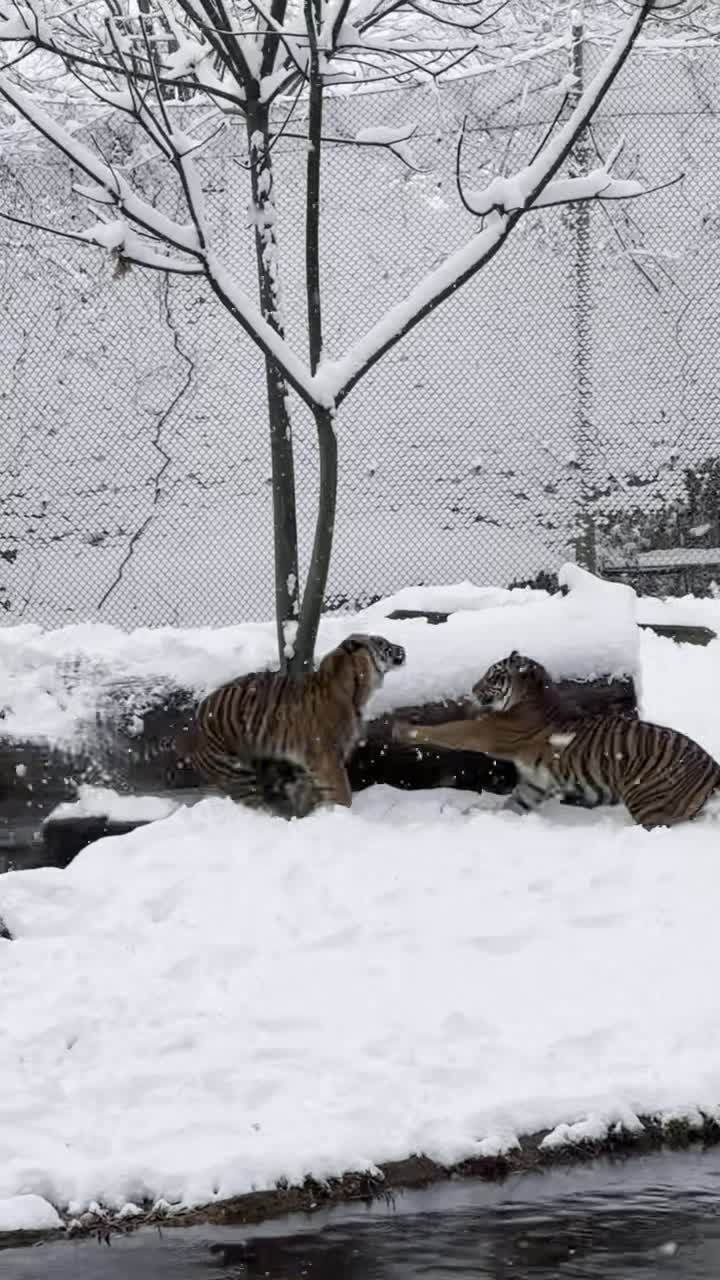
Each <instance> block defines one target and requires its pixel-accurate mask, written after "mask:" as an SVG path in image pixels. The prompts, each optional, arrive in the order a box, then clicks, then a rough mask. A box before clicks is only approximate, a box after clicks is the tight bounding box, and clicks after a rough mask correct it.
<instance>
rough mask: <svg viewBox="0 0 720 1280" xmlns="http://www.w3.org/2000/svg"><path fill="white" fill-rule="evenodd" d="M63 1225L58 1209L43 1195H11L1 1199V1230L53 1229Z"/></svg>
mask: <svg viewBox="0 0 720 1280" xmlns="http://www.w3.org/2000/svg"><path fill="white" fill-rule="evenodd" d="M62 1225H63V1224H62V1218H61V1217H60V1215H59V1213H58V1211H57V1209H54V1208H53V1206H52V1205H51V1204H49V1203H48V1201H47V1200H44V1199H43V1197H42V1196H34V1195H25V1196H11V1197H10V1198H9V1199H8V1200H0V1232H4V1231H53V1230H55V1229H56V1228H57V1227H62Z"/></svg>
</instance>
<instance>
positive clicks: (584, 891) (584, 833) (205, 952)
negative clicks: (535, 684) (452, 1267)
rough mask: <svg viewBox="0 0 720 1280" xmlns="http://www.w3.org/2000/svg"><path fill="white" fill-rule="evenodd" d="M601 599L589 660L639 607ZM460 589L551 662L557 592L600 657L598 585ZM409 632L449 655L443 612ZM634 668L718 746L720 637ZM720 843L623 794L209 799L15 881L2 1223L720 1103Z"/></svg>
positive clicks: (8, 890)
mask: <svg viewBox="0 0 720 1280" xmlns="http://www.w3.org/2000/svg"><path fill="white" fill-rule="evenodd" d="M464 590H465V589H464ZM456 592H457V593H459V594H462V593H461V592H460V589H456ZM608 592H609V594H608V595H607V596H605V597H602V598H600V597H597V596H595V597H594V599H595V604H596V608H595V633H596V641H595V644H596V656H597V652H598V647H599V648H600V649H601V648H602V646H603V644H604V642H605V640H604V638H605V635H606V633H607V634H608V635H609V634H613V633H614V634H615V635H616V649H615V652H616V653H619V652H620V636H621V632H622V625H621V620H622V618H623V617H624V616H625V615H626V612H627V613H629V606H628V596H627V595H623V593H622V591H620V592H619V593H616V592H615V591H614V590H613V589H608ZM471 595H472V589H469V591H467V590H466V591H465V603H464V607H465V610H466V613H465V615H464V616H465V618H466V619H467V617H468V615H469V614H470V613H473V616H474V617H475V618H476V620H477V624H478V627H479V626H480V623H481V621H482V619H483V618H487V619H488V626H489V628H490V631H491V632H492V628H493V627H499V626H500V624H499V623H498V622H497V621H496V622H493V615H494V614H495V613H497V612H502V613H504V615H505V616H506V625H507V626H508V628H509V629H510V631H513V630H514V629H516V628H517V627H518V626H520V620H521V615H524V616H525V618H526V621H527V623H528V624H529V623H531V622H532V626H531V627H530V628H529V629H527V628H526V629H525V641H526V643H525V647H526V648H529V649H530V651H531V652H532V653H535V652H536V644H535V640H537V646H539V647H540V648H542V646H543V645H545V648H546V653H545V654H544V656H546V657H548V658H550V657H551V656H552V652H551V648H552V646H551V643H550V639H549V637H550V630H549V629H546V630H545V631H543V629H542V628H541V626H540V625H539V624H537V613H536V610H537V609H538V608H542V609H546V610H549V609H555V610H556V613H555V615H552V616H554V617H555V633H556V640H557V645H558V646H559V648H558V650H557V651H556V656H557V655H558V654H559V655H560V656H562V652H564V654H565V659H564V662H565V665H567V662H569V661H570V658H569V656H568V655H570V653H571V651H572V648H573V644H574V643H575V641H577V640H578V639H579V640H580V642H581V648H584V649H585V650H586V651H587V653H588V654H590V651H591V639H590V631H589V629H588V628H586V629H585V630H583V624H582V617H583V616H584V614H583V611H582V609H581V608H580V604H579V601H580V600H581V598H582V597H583V595H584V598H585V599H586V600H587V599H588V598H589V595H590V588H589V586H588V584H587V582H583V581H582V580H580V581H579V582H578V584H576V588H575V590H574V592H573V593H571V596H570V597H569V599H568V601H565V602H562V601H559V600H558V601H556V602H555V603H553V604H550V603H549V602H547V601H545V600H542V599H541V600H539V601H538V600H529V601H527V602H526V603H525V604H523V605H522V607H521V608H518V609H515V608H512V607H509V608H508V607H506V606H507V604H508V603H510V602H509V601H507V600H506V601H505V603H503V601H501V600H496V601H494V607H487V608H483V607H476V606H478V605H479V604H480V602H479V601H478V600H476V601H475V606H473V607H472V608H470V607H469V606H470V605H471V604H472V601H471V600H470V599H469V598H468V597H469V596H471ZM573 595H574V596H575V603H574V604H573ZM620 602H622V603H620ZM426 604H427V605H428V607H430V605H429V601H426ZM693 608H694V610H695V614H694V616H693V621H701V620H704V621H706V622H707V623H708V625H710V626H712V625H713V622H714V621H715V620H716V619H717V620H718V621H720V606H718V605H717V604H716V603H715V602H709V603H707V604H705V603H704V602H702V603H701V602H695V605H694V606H693ZM573 609H575V610H576V613H575V617H574V620H573V616H572V610H573ZM644 609H645V605H644V603H643V605H642V609H641V611H644ZM683 609H685V610H686V611H687V612H691V611H692V610H691V609H690V606H689V605H684V606H680V605H677V606H675V605H672V606H667V609H666V615H667V613H668V612H670V613H673V615H674V616H675V615H677V614H679V613H682V612H683ZM526 611H527V612H526ZM588 616H589V615H588ZM663 620H667V616H665V617H664V618H663ZM332 625H333V626H334V625H335V623H333V624H332ZM394 625H395V626H397V627H398V628H402V627H405V628H406V631H407V634H409V635H414V634H416V633H417V634H420V633H421V632H424V633H425V634H426V635H427V637H428V643H432V644H440V643H441V638H442V637H443V636H445V641H444V643H445V644H446V645H447V646H448V650H447V651H448V652H449V653H453V643H454V642H453V630H452V627H451V625H447V626H445V627H435V628H431V627H425V626H424V624H419V623H397V624H394ZM378 629H380V628H379V626H378ZM510 631H509V632H508V635H509V634H510ZM456 632H458V633H461V632H462V628H461V627H460V624H459V623H458V624H457V625H456ZM431 633H432V636H433V637H438V639H432V641H430V639H429V637H430V635H431ZM395 634H401V633H400V632H399V631H398V632H397V633H395V632H393V635H395ZM403 634H404V633H403ZM477 634H478V636H480V635H481V631H480V630H478V633H477ZM633 634H634V635H635V634H637V632H636V631H633ZM0 636H2V637H4V641H3V648H4V652H5V655H7V652H8V646H9V641H8V639H7V636H8V633H0ZM498 636H499V632H498V633H497V634H495V633H492V643H496V642H497V641H498ZM625 636H626V641H627V642H628V644H629V633H628V631H627V628H626V631H625ZM40 642H41V638H39V637H36V638H35V641H34V642H33V643H35V644H40ZM45 643H46V645H49V639H48V638H46V641H45ZM457 643H458V646H459V648H458V650H457V652H458V653H461V652H462V651H463V645H464V644H465V643H466V641H463V645H461V644H460V641H459V640H458V641H457ZM492 643H491V644H490V648H492ZM31 647H32V646H31ZM409 648H412V645H410V646H409ZM561 651H562V652H561ZM420 652H421V649H420V648H419V649H417V650H416V651H415V657H416V658H417V660H418V662H419V661H420ZM226 657H227V655H226ZM631 657H632V655H631ZM640 658H641V663H640V668H641V677H642V690H643V709H644V711H645V713H646V714H647V715H648V716H650V717H652V718H655V719H657V720H659V721H665V722H669V723H672V724H674V725H676V726H677V727H678V728H681V729H684V730H686V731H688V732H690V733H691V734H693V735H694V736H695V737H696V738H698V739H699V740H700V741H701V742H702V743H703V745H705V746H706V747H707V748H709V749H710V750H712V751H713V752H714V753H715V754H716V755H718V756H720V715H718V711H717V699H716V697H715V691H716V690H717V688H718V683H719V681H720V641H714V642H713V643H712V644H711V645H709V646H708V647H707V648H706V649H699V648H693V647H689V646H687V647H679V646H676V645H674V644H673V643H672V642H670V641H668V640H662V639H659V638H658V637H656V636H654V635H652V634H648V633H640ZM558 660H559V659H558ZM586 661H587V662H588V663H589V662H590V657H588V658H587V659H586ZM633 661H634V657H633ZM481 665H482V662H481V661H480V660H478V663H477V666H481ZM627 665H628V664H627V663H625V664H624V669H627ZM477 666H476V670H477ZM408 669H410V664H409V668H408ZM408 678H409V677H408ZM389 685H390V679H389V680H388V687H389ZM16 687H19V686H16ZM25 691H26V692H27V689H26V690H25ZM405 692H407V690H406V691H405ZM16 710H17V707H16ZM719 836H720V831H719V829H718V826H717V824H716V822H715V821H714V820H712V819H710V818H707V819H700V820H699V821H698V822H697V823H694V824H692V825H688V826H687V827H684V828H680V829H676V830H674V831H654V832H651V833H648V832H645V831H642V830H639V829H638V828H635V827H631V826H630V824H629V821H628V819H627V818H626V816H625V815H624V814H623V813H622V812H619V811H613V810H606V811H600V812H597V811H596V812H592V813H589V812H582V811H576V810H566V809H562V808H561V807H559V806H549V807H548V808H547V810H546V811H544V812H542V813H541V814H540V815H533V816H529V817H518V816H516V815H514V814H510V813H506V812H499V811H498V808H497V802H495V803H493V802H492V799H491V798H487V797H476V796H474V795H472V794H468V793H459V792H447V791H435V792H427V793H416V794H407V793H401V792H394V791H392V790H390V789H388V788H382V787H379V788H375V789H372V790H370V791H368V792H365V793H362V794H360V795H358V796H357V797H356V800H355V804H354V807H353V810H352V811H351V812H340V811H332V812H326V813H322V814H318V815H315V816H313V817H311V818H309V819H306V820H305V821H304V822H301V823H291V824H286V823H284V822H282V821H281V820H279V819H271V818H264V817H260V816H257V815H254V814H252V813H249V812H245V811H243V810H241V809H239V808H236V807H234V806H233V805H232V804H231V803H230V802H226V801H223V800H220V799H212V800H205V801H203V802H201V803H200V804H198V805H196V806H195V807H193V808H187V809H185V808H183V809H180V810H179V811H176V812H175V813H173V814H172V815H171V816H169V817H167V818H165V819H163V820H162V821H159V822H157V823H155V824H154V825H152V826H149V827H146V828H144V829H142V830H138V831H137V832H135V833H133V834H132V835H129V836H125V837H118V838H114V839H111V840H105V841H102V842H100V843H98V844H95V845H93V846H92V847H90V848H88V849H87V850H85V851H84V852H83V853H81V854H80V855H79V856H78V858H77V859H76V860H75V861H74V862H73V863H72V864H71V866H70V867H69V868H68V869H67V870H66V871H57V870H54V869H44V870H39V871H32V872H16V873H12V874H10V875H6V876H4V877H2V878H1V879H0V914H1V915H2V916H3V917H4V918H5V920H6V923H7V924H8V926H9V927H10V929H11V931H12V933H13V934H14V935H15V939H16V940H15V941H13V942H5V943H3V942H0V989H1V990H2V1025H3V1031H2V1036H1V1037H0V1155H1V1157H2V1158H1V1159H0V1229H2V1226H3V1213H2V1206H3V1202H4V1201H6V1202H7V1205H8V1206H9V1208H8V1210H7V1215H6V1216H8V1217H9V1219H10V1220H11V1221H12V1222H13V1223H14V1225H16V1226H17V1225H18V1215H20V1216H22V1204H23V1202H22V1200H18V1199H17V1197H23V1196H25V1195H27V1196H40V1197H43V1198H44V1199H45V1200H46V1201H47V1202H48V1203H49V1204H50V1205H54V1206H56V1207H57V1208H59V1209H60V1210H61V1211H63V1212H70V1213H77V1212H79V1211H80V1210H81V1209H82V1208H84V1207H85V1206H87V1205H88V1204H90V1203H92V1202H94V1201H97V1202H100V1203H104V1204H107V1205H110V1206H115V1207H116V1208H121V1207H122V1206H123V1205H125V1204H126V1203H128V1202H135V1203H138V1202H140V1201H146V1200H148V1199H149V1200H155V1199H158V1198H165V1199H166V1200H168V1201H169V1202H170V1203H173V1204H176V1203H183V1204H189V1203H200V1202H203V1201H206V1200H211V1199H213V1198H220V1197H225V1196H229V1195H232V1194H237V1193H242V1192H244V1191H248V1190H251V1189H253V1188H265V1187H270V1186H272V1185H274V1184H275V1183H276V1181H277V1180H278V1179H280V1178H286V1179H288V1180H289V1181H290V1182H294V1181H297V1180H301V1179H302V1178H303V1177H304V1175H305V1174H307V1173H309V1172H312V1173H313V1174H314V1175H315V1176H317V1177H322V1176H323V1175H329V1174H339V1173H342V1172H343V1171H346V1170H348V1169H359V1168H366V1167H368V1166H371V1165H372V1164H373V1163H377V1162H381V1161H384V1160H388V1159H392V1158H398V1157H402V1156H406V1155H408V1154H410V1153H412V1152H425V1153H426V1154H428V1155H429V1156H432V1157H435V1158H436V1159H439V1160H441V1161H452V1160H456V1159H459V1158H461V1157H464V1156H470V1155H477V1154H481V1153H488V1154H491V1153H495V1152H497V1151H499V1150H501V1149H503V1148H507V1147H509V1146H511V1145H512V1144H514V1143H516V1142H517V1141H518V1139H521V1138H522V1135H523V1134H526V1133H529V1132H531V1131H537V1130H539V1129H548V1130H549V1131H550V1137H549V1139H548V1141H549V1142H555V1141H567V1140H572V1138H573V1136H575V1137H582V1136H587V1135H593V1136H600V1135H603V1134H605V1133H606V1132H607V1130H608V1128H609V1127H610V1126H612V1125H616V1124H618V1123H620V1124H622V1125H625V1126H628V1127H632V1126H636V1125H637V1124H638V1123H639V1121H638V1117H639V1116H640V1115H644V1114H649V1113H653V1114H661V1115H667V1116H676V1115H683V1116H686V1117H690V1118H692V1117H694V1116H697V1113H698V1110H699V1109H702V1110H703V1111H705V1112H712V1113H713V1114H715V1113H717V1112H718V1109H719V1108H720V1021H719V1020H718V1017H717V995H716V991H715V986H714V982H713V975H714V974H715V973H716V972H717V970H718V967H719V966H720V936H719V935H718V931H717V927H716V919H715V917H716V903H717V900H718V894H719V893H720V854H719V847H720V842H719ZM566 1126H569V1128H568V1127H566ZM26 1203H27V1208H28V1214H27V1219H28V1225H29V1226H31V1225H33V1224H34V1223H35V1222H36V1221H37V1219H38V1214H39V1209H38V1202H37V1200H30V1199H29V1200H28V1201H27V1202H26ZM48 1212H49V1210H48Z"/></svg>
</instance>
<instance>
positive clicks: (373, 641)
mask: <svg viewBox="0 0 720 1280" xmlns="http://www.w3.org/2000/svg"><path fill="white" fill-rule="evenodd" d="M339 648H340V649H341V650H342V651H343V652H344V653H348V654H352V655H354V654H358V655H361V656H365V657H366V658H368V659H369V660H370V662H371V663H372V665H373V667H374V668H375V671H376V672H377V674H378V676H379V677H380V680H382V679H383V677H384V676H385V674H386V673H387V672H388V671H391V670H392V668H393V667H402V666H403V665H404V663H405V650H404V649H403V647H402V645H401V644H393V643H392V642H391V641H390V640H386V639H385V638H384V637H383V636H366V635H362V634H361V633H360V632H353V634H352V635H351V636H348V637H347V639H346V640H343V642H342V644H341V645H339Z"/></svg>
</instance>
